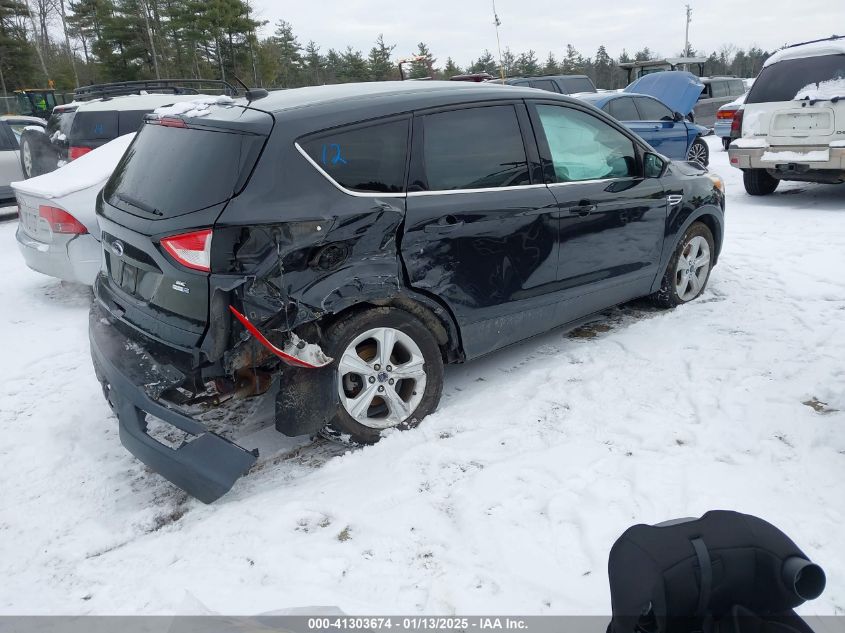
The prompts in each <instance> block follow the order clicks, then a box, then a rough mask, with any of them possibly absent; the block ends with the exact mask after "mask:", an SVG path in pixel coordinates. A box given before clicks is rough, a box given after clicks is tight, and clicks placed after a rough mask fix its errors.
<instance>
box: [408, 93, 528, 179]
mask: <svg viewBox="0 0 845 633" xmlns="http://www.w3.org/2000/svg"><path fill="white" fill-rule="evenodd" d="M422 121H423V166H424V171H425V180H426V182H425V183H422V182H415V183H414V184H416V185H418V186H420V187H421V188H423V189H428V190H429V191H445V190H449V189H486V188H490V187H514V186H519V185H527V184H529V182H530V179H529V176H528V161H527V159H526V156H525V146H524V145H523V142H522V133H521V132H520V130H519V121H518V120H517V118H516V111H515V110H514V108H513V106H510V105H503V106H488V107H481V108H467V109H464V110H454V111H451V112H439V113H437V114H429V115H425V116H423V117H422Z"/></svg>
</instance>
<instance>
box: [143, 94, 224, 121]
mask: <svg viewBox="0 0 845 633" xmlns="http://www.w3.org/2000/svg"><path fill="white" fill-rule="evenodd" d="M194 96H195V97H196V95H194ZM233 103H235V100H234V99H232V97H227V96H226V95H220V96H217V97H201V98H199V99H196V98H195V99H193V100H190V101H181V102H179V103H174V104H167V105H164V106H162V107H160V108H156V109H155V112H154V113H155V114H158V115H159V116H176V115H182V116H187V117H197V116H205V115H207V114H208V113H210V112H211V106H213V105H220V106H227V105H232V104H233Z"/></svg>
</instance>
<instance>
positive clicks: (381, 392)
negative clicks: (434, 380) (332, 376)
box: [337, 327, 426, 429]
mask: <svg viewBox="0 0 845 633" xmlns="http://www.w3.org/2000/svg"><path fill="white" fill-rule="evenodd" d="M337 371H338V381H337V382H338V392H339V396H340V402H341V404H342V405H343V407H344V409H346V412H347V413H348V414H349V415H350V416H352V418H354V419H355V421H356V422H358V423H360V424H363V425H364V426H367V427H369V428H373V429H386V428H390V427H393V426H396V425H398V424H401V423H402V422H404V421H405V420H407V419H408V418H410V417H411V415H412V414H413V413H414V411H415V410H416V408H417V406H418V405H419V403H420V401H421V400H422V398H423V394H424V393H425V383H426V373H425V359H424V358H423V354H422V351H421V350H420V348H419V346H418V345H417V344H416V343H415V342H414V340H413V339H412V338H411V337H410V336H408V335H407V334H405V333H404V332H402V331H401V330H397V329H395V328H390V327H380V328H374V329H371V330H368V331H366V332H364V333H363V334H360V335H359V336H357V337H356V338H355V339H353V340H352V342H351V343H350V344H349V345H348V346H347V347H346V349H345V350H344V352H343V354H342V355H341V357H340V360H339V361H338V369H337Z"/></svg>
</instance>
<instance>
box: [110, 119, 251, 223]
mask: <svg viewBox="0 0 845 633" xmlns="http://www.w3.org/2000/svg"><path fill="white" fill-rule="evenodd" d="M263 142H264V137H263V136H257V135H244V134H238V133H231V132H218V131H209V130H202V129H196V128H173V127H165V126H161V125H156V124H151V123H148V124H146V125H144V126H143V127H142V129H141V131H140V133H139V134H138V136H137V137H136V138H135V142H134V143H133V144H132V145H131V146H130V147H129V149H128V150H127V152H126V154H124V156H123V159H121V161H120V163H118V165H117V168H116V169H115V170H114V173H113V174H112V177H111V178H110V179H109V181H108V183H107V184H106V187H105V190H104V192H103V194H104V196H105V198H106V200H107V201H108V202H109V204H111V205H112V206H115V207H117V208H119V209H122V210H123V211H126V212H128V213H132V214H133V215H140V216H142V217H151V216H152V217H157V218H167V217H175V216H178V215H182V214H184V213H190V212H192V211H199V210H200V209H205V208H207V207H210V206H212V205H215V204H218V203H221V202H225V201H226V200H228V199H229V198H231V197H232V196H233V195H234V194H235V193H237V190H238V188H239V187H240V186H242V184H243V180H244V179H243V178H242V175H243V176H245V175H248V174H249V172H251V171H252V166H253V165H254V164H255V161H256V159H257V157H258V153H259V152H260V151H261V147H262V146H263ZM152 183H155V186H150V185H151V184H152Z"/></svg>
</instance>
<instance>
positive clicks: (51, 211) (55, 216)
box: [38, 206, 88, 235]
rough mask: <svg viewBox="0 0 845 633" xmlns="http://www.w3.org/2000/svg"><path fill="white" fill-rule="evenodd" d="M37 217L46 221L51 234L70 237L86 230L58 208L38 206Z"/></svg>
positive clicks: (80, 223)
mask: <svg viewBox="0 0 845 633" xmlns="http://www.w3.org/2000/svg"><path fill="white" fill-rule="evenodd" d="M38 215H40V216H41V217H42V218H44V219H45V220H47V223H48V224H49V225H50V229H51V230H52V231H53V233H68V234H71V235H82V234H83V233H87V232H88V229H86V228H85V225H84V224H82V222H80V221H79V220H77V219H76V218H75V217H73V216H72V215H71V214H70V213H68V212H67V211H65V210H64V209H59V208H58V207H48V206H40V207H38Z"/></svg>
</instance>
